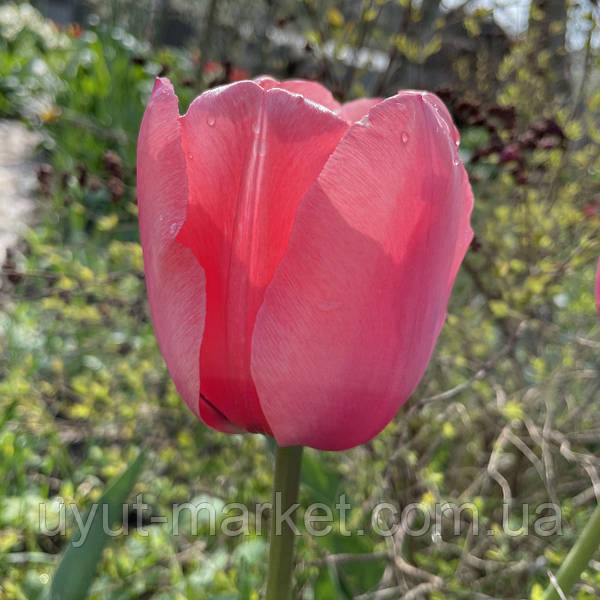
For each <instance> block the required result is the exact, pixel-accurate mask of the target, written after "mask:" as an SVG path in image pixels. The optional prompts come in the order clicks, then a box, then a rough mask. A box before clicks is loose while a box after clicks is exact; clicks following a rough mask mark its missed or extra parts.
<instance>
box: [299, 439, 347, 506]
mask: <svg viewBox="0 0 600 600" xmlns="http://www.w3.org/2000/svg"><path fill="white" fill-rule="evenodd" d="M301 482H302V485H303V488H304V491H305V492H308V494H309V496H310V501H311V502H323V503H324V504H326V505H327V506H331V507H333V506H334V505H335V503H336V502H337V501H338V499H339V498H338V492H339V488H340V477H339V475H338V474H337V473H336V472H335V471H333V469H331V468H330V467H329V466H328V465H326V464H325V462H324V460H323V459H322V457H321V456H319V454H318V453H316V452H311V451H309V450H307V451H306V452H305V453H304V457H303V459H302V474H301Z"/></svg>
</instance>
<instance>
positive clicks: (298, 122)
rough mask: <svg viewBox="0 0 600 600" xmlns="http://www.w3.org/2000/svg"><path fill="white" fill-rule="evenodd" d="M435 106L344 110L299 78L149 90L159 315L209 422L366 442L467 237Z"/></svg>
mask: <svg viewBox="0 0 600 600" xmlns="http://www.w3.org/2000/svg"><path fill="white" fill-rule="evenodd" d="M457 145H458V133H457V131H456V128H455V127H454V125H453V123H452V120H451V117H450V115H449V113H448V111H447V110H446V108H445V106H444V105H443V103H442V102H441V101H440V100H439V98H437V97H436V96H434V95H432V94H428V93H423V92H399V93H398V94H397V95H395V96H393V97H391V98H388V99H387V100H380V99H364V100H356V101H353V102H349V103H347V104H344V105H342V106H340V105H339V104H338V103H337V102H336V101H335V100H334V99H333V97H332V95H331V93H330V92H329V91H328V90H327V89H325V88H324V87H322V86H321V85H319V84H317V83H314V82H310V81H300V80H296V81H284V82H277V81H275V80H273V79H270V78H267V77H263V78H260V79H258V80H256V81H241V82H238V83H233V84H231V85H227V86H224V87H220V88H216V89H213V90H209V91H207V92H205V93H203V94H202V95H201V96H199V97H198V98H196V99H195V100H194V102H192V104H191V105H190V107H189V109H188V111H187V113H186V114H185V115H184V116H181V117H180V116H179V111H178V101H177V97H176V96H175V94H174V92H173V87H172V86H171V84H170V82H169V81H168V80H167V79H158V80H157V81H156V85H155V86H154V90H153V92H152V96H151V98H150V101H149V103H148V107H147V109H146V113H145V115H144V119H143V122H142V126H141V130H140V136H139V142H138V171H137V173H138V199H139V214H140V231H141V239H142V247H143V251H144V263H145V270H146V282H147V286H148V296H149V299H150V310H151V314H152V320H153V322H154V327H155V330H156V335H157V338H158V342H159V345H160V348H161V351H162V354H163V356H164V358H165V361H166V363H167V366H168V368H169V371H170V373H171V376H172V377H173V380H174V382H175V386H176V387H177V390H178V391H179V393H180V394H181V396H182V397H183V398H184V400H185V401H186V402H187V404H188V405H189V407H190V408H191V409H192V411H194V413H195V414H196V415H197V416H198V417H199V418H201V419H202V420H203V421H204V422H205V423H206V424H207V425H210V426H211V427H214V428H215V429H218V430H219V431H224V432H241V431H251V432H263V433H266V434H269V435H272V436H274V437H275V439H276V440H277V442H278V443H279V445H281V446H287V445H307V446H312V447H314V448H319V449H325V450H341V449H345V448H350V447H352V446H356V445H358V444H361V443H363V442H365V441H367V440H369V439H370V438H372V437H373V436H374V435H376V434H377V433H378V432H379V431H381V429H383V427H385V425H386V424H387V423H388V422H389V421H390V419H392V417H393V416H394V414H395V413H396V412H397V411H398V408H399V407H400V406H401V405H402V404H403V403H404V402H405V401H406V400H407V399H408V398H409V396H410V395H411V394H412V392H413V391H414V389H415V387H416V386H417V384H418V382H419V380H420V379H421V377H422V375H423V373H424V371H425V368H426V366H427V363H428V361H429V359H430V357H431V353H432V351H433V348H434V345H435V342H436V340H437V338H438V335H439V333H440V330H441V328H442V325H443V323H444V320H445V316H446V306H447V303H448V298H449V295H450V291H451V288H452V285H453V283H454V279H455V276H456V272H457V270H458V268H459V266H460V263H461V261H462V259H463V256H464V254H465V252H466V249H467V247H468V245H469V243H470V241H471V238H472V231H471V227H470V225H469V217H470V213H471V209H472V205H473V197H472V194H471V189H470V186H469V182H468V179H467V174H466V172H465V169H464V167H463V165H462V163H461V161H460V159H459V157H458V154H457Z"/></svg>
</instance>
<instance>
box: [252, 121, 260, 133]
mask: <svg viewBox="0 0 600 600" xmlns="http://www.w3.org/2000/svg"><path fill="white" fill-rule="evenodd" d="M252 131H254V133H258V132H259V131H260V123H259V122H258V121H256V122H255V123H252Z"/></svg>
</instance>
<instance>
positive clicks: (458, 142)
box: [454, 140, 460, 148]
mask: <svg viewBox="0 0 600 600" xmlns="http://www.w3.org/2000/svg"><path fill="white" fill-rule="evenodd" d="M454 143H455V144H456V147H457V148H458V147H459V146H460V140H456V141H455V142H454Z"/></svg>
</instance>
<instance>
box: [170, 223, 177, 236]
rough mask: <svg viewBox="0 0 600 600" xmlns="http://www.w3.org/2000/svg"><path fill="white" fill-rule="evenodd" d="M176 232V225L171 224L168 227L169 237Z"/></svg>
mask: <svg viewBox="0 0 600 600" xmlns="http://www.w3.org/2000/svg"><path fill="white" fill-rule="evenodd" d="M176 231H177V223H171V226H170V227H169V233H170V234H171V235H175V232H176Z"/></svg>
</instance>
